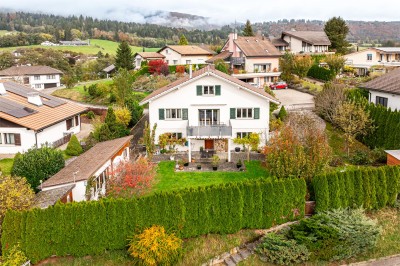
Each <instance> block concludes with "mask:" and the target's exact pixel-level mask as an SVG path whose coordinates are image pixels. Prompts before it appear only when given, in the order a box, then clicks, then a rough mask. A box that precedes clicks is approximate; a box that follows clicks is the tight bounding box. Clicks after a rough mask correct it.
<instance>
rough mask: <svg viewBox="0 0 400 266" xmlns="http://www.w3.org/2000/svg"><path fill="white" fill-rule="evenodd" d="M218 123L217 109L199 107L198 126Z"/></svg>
mask: <svg viewBox="0 0 400 266" xmlns="http://www.w3.org/2000/svg"><path fill="white" fill-rule="evenodd" d="M219 124H220V122H219V109H199V126H211V125H219Z"/></svg>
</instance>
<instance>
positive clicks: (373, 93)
mask: <svg viewBox="0 0 400 266" xmlns="http://www.w3.org/2000/svg"><path fill="white" fill-rule="evenodd" d="M360 87H361V88H364V89H366V90H368V91H369V101H370V102H372V103H375V104H380V105H383V106H385V107H388V108H389V107H390V108H391V109H392V110H395V109H397V110H400V68H396V69H394V70H392V71H390V72H389V73H387V74H384V75H382V76H380V77H377V78H375V79H373V80H371V81H368V82H366V83H364V84H362V85H361V86H360Z"/></svg>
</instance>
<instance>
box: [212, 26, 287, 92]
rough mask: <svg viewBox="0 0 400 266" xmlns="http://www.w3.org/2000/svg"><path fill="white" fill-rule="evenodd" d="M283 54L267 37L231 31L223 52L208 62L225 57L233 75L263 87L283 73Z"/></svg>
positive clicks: (276, 79)
mask: <svg viewBox="0 0 400 266" xmlns="http://www.w3.org/2000/svg"><path fill="white" fill-rule="evenodd" d="M281 56H282V53H281V52H280V51H279V50H278V49H277V48H276V47H275V46H274V45H273V44H272V43H271V41H270V40H269V39H267V38H264V37H261V38H259V37H244V36H237V34H236V33H231V34H229V38H228V40H227V41H226V43H225V45H224V46H223V47H222V50H221V53H220V54H218V55H216V56H214V57H212V58H210V59H208V60H207V63H214V62H215V61H216V60H218V59H223V60H224V61H225V62H226V63H228V64H229V65H230V67H231V69H232V71H233V74H232V76H234V77H236V78H237V79H240V80H241V81H244V82H247V83H250V84H252V85H254V86H256V87H259V88H262V87H264V86H265V85H268V84H270V83H271V82H274V81H278V79H279V76H280V75H281V72H279V58H280V57H281Z"/></svg>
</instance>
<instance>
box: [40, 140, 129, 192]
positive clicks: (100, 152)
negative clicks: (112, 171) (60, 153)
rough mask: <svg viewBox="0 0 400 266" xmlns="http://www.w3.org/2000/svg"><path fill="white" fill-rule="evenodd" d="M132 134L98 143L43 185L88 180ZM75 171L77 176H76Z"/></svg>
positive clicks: (49, 185) (48, 185)
mask: <svg viewBox="0 0 400 266" xmlns="http://www.w3.org/2000/svg"><path fill="white" fill-rule="evenodd" d="M131 139H132V136H131V135H130V136H127V137H123V138H118V139H113V140H109V141H104V142H100V143H97V144H96V145H95V146H94V147H92V148H91V149H90V150H88V151H86V152H85V153H83V154H82V155H80V156H79V157H78V158H76V159H75V160H74V161H72V162H71V163H70V164H68V165H67V166H65V167H64V168H63V169H61V170H60V171H59V172H58V173H56V174H55V175H53V176H52V177H50V178H49V179H48V180H46V181H45V182H43V184H42V186H43V187H53V186H58V185H63V184H72V183H74V181H75V182H77V181H84V180H88V179H89V178H90V177H91V176H93V175H94V174H95V172H96V171H97V170H98V169H99V168H100V167H102V166H103V165H104V164H105V163H106V162H107V161H108V160H109V159H111V158H112V157H113V156H114V155H115V154H116V153H117V152H118V151H119V150H120V149H121V148H122V147H124V145H125V144H126V143H127V142H129V141H130V140H131ZM74 173H75V178H74Z"/></svg>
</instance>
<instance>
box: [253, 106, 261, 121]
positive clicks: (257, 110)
mask: <svg viewBox="0 0 400 266" xmlns="http://www.w3.org/2000/svg"><path fill="white" fill-rule="evenodd" d="M254 119H260V108H254Z"/></svg>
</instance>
